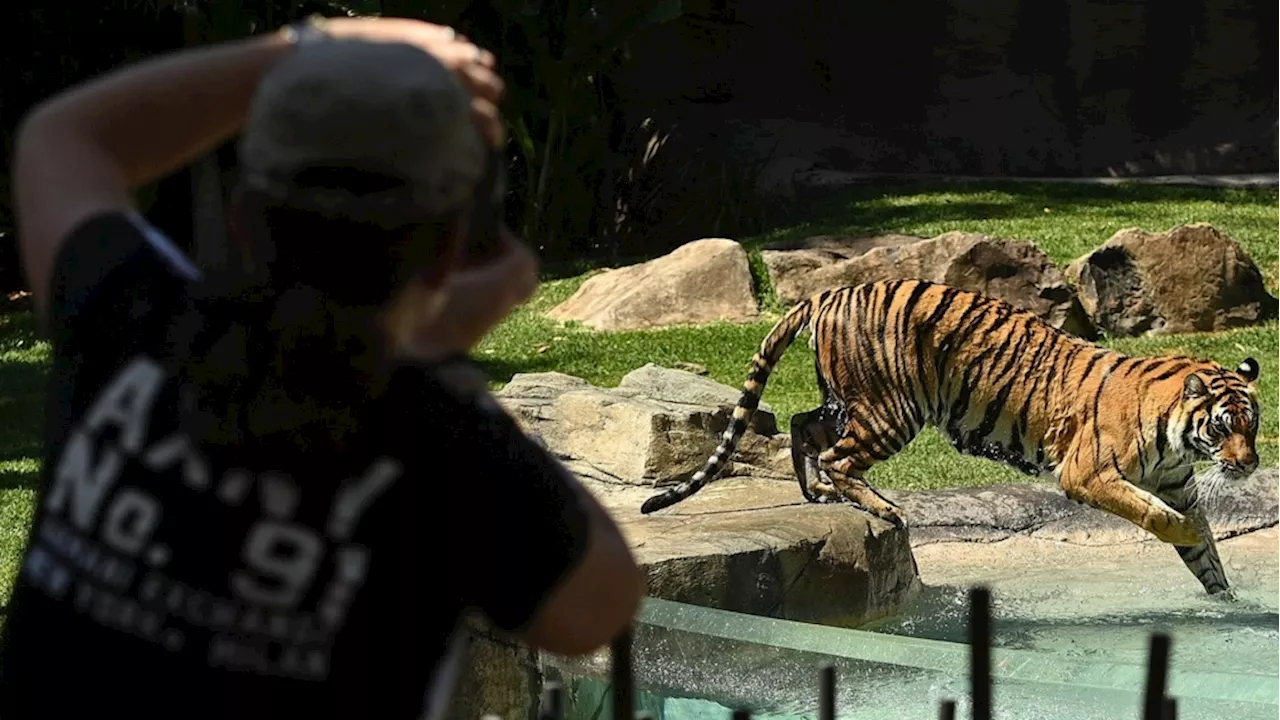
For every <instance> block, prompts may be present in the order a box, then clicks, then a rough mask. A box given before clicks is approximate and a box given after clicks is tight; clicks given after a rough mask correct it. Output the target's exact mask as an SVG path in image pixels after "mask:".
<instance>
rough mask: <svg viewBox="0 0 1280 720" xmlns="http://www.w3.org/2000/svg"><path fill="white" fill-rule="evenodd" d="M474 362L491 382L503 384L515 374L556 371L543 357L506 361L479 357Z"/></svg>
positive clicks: (547, 359)
mask: <svg viewBox="0 0 1280 720" xmlns="http://www.w3.org/2000/svg"><path fill="white" fill-rule="evenodd" d="M475 362H476V364H477V365H479V366H480V369H481V370H483V371H484V374H485V375H486V376H488V378H489V380H490V381H491V382H498V383H504V384H505V383H508V382H510V381H511V378H512V377H514V376H515V374H516V373H536V372H550V371H552V370H556V369H557V368H556V366H555V363H554V362H552V360H551V358H546V357H543V356H534V357H531V358H523V359H521V360H507V359H503V358H495V357H486V356H483V355H481V356H479V357H476V358H475Z"/></svg>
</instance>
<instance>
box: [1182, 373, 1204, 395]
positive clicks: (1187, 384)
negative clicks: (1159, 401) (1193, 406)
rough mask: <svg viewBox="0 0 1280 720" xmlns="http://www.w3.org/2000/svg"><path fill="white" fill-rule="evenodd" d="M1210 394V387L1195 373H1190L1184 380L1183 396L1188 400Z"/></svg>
mask: <svg viewBox="0 0 1280 720" xmlns="http://www.w3.org/2000/svg"><path fill="white" fill-rule="evenodd" d="M1208 394H1209V387H1208V386H1207V385H1205V384H1204V380H1201V379H1200V376H1199V375H1197V374H1195V373H1191V374H1190V375H1188V376H1187V379H1186V380H1184V381H1183V382H1182V397H1183V398H1184V399H1186V400H1191V399H1193V398H1198V397H1203V396H1205V395H1208Z"/></svg>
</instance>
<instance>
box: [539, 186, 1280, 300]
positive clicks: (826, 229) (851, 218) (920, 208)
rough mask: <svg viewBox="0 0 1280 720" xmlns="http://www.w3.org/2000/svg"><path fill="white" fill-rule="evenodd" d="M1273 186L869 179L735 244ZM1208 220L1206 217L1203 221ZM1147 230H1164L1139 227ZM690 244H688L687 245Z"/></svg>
mask: <svg viewBox="0 0 1280 720" xmlns="http://www.w3.org/2000/svg"><path fill="white" fill-rule="evenodd" d="M1278 197H1280V192H1278V191H1277V189H1276V188H1270V187H1268V188H1218V187H1203V186H1178V185H1138V184H1116V185H1087V184H1073V183H1036V182H1008V181H1003V182H1002V181H998V180H992V181H963V182H961V181H956V182H944V181H913V180H876V181H875V182H869V183H867V184H861V185H855V186H851V187H846V188H840V189H837V190H829V191H822V192H821V193H819V194H814V195H812V196H810V197H802V198H798V199H797V201H796V212H795V213H793V215H794V217H793V218H792V219H791V221H789V222H788V223H787V224H786V225H785V226H782V227H779V228H777V229H776V230H774V231H773V232H769V233H766V234H765V235H764V237H751V238H740V240H741V241H742V242H743V244H744V245H745V246H747V247H748V248H777V247H789V246H791V244H793V243H794V242H795V241H797V240H801V239H803V238H805V237H810V236H813V235H824V234H830V235H860V236H869V235H881V234H887V233H893V232H902V231H903V229H904V228H911V227H920V226H926V225H934V226H936V225H962V224H966V223H972V222H974V221H991V220H996V221H1016V220H1026V219H1030V218H1044V217H1045V208H1049V209H1050V211H1051V212H1057V213H1060V214H1062V215H1076V216H1089V217H1091V218H1095V219H1108V218H1115V219H1121V220H1124V221H1125V222H1129V221H1130V220H1133V219H1134V218H1135V215H1141V214H1142V213H1141V212H1137V213H1135V208H1134V204H1135V203H1141V204H1146V205H1149V206H1151V207H1152V210H1151V212H1154V213H1156V214H1157V215H1160V214H1162V211H1161V210H1160V208H1159V206H1160V205H1162V204H1167V205H1177V204H1185V203H1205V202H1209V203H1214V204H1219V205H1227V206H1257V207H1262V206H1268V209H1269V208H1270V207H1271V206H1274V204H1275V202H1276V200H1277V198H1278ZM1205 220H1210V218H1205ZM1146 229H1148V230H1151V231H1162V230H1167V229H1168V228H1166V227H1150V228H1146ZM693 239H695V238H688V240H693ZM664 252H666V250H665V249H664V250H663V251H662V252H659V251H657V250H656V249H655V250H654V251H653V252H651V253H647V254H643V255H639V256H629V257H619V258H618V259H617V260H616V261H611V260H610V259H608V258H605V257H591V258H582V259H577V260H573V261H568V262H557V263H546V264H545V265H544V266H543V268H542V277H543V279H544V280H557V279H563V278H567V277H573V276H576V275H580V274H582V273H584V272H587V271H588V270H591V269H593V268H596V267H606V266H619V267H620V266H623V265H630V264H635V263H638V262H643V261H645V260H650V259H652V258H654V257H657V256H659V255H661V254H663V253H664Z"/></svg>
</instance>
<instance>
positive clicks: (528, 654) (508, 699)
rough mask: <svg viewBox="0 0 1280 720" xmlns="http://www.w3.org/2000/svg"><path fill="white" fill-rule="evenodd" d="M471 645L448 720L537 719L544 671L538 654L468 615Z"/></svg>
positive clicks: (451, 703)
mask: <svg viewBox="0 0 1280 720" xmlns="http://www.w3.org/2000/svg"><path fill="white" fill-rule="evenodd" d="M467 624H468V627H469V629H470V631H471V646H470V647H469V648H468V650H467V658H466V660H465V661H464V662H465V665H464V670H463V672H462V673H461V674H460V677H459V678H458V685H457V687H456V689H455V691H454V695H453V699H452V701H451V702H450V704H449V712H448V714H447V717H448V720H477V718H480V717H483V716H485V715H497V716H498V717H500V718H503V720H534V718H536V717H537V712H538V696H539V694H540V693H541V692H542V674H541V672H540V670H539V662H538V653H537V652H535V651H534V650H532V649H530V648H529V647H528V646H526V645H523V644H522V643H519V642H516V641H515V640H512V639H511V638H508V637H505V636H503V635H501V634H499V633H495V632H493V631H492V630H491V629H490V628H489V627H488V624H487V623H485V622H484V621H483V620H481V619H478V618H469V619H468V620H467Z"/></svg>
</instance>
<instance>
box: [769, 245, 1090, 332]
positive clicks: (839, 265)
mask: <svg viewBox="0 0 1280 720" xmlns="http://www.w3.org/2000/svg"><path fill="white" fill-rule="evenodd" d="M762 255H763V257H764V261H765V264H766V265H767V266H768V269H769V279H770V281H771V282H772V283H773V287H774V290H775V291H776V292H777V293H778V297H779V298H780V299H782V300H783V301H784V302H787V303H794V302H798V301H799V300H801V299H803V298H806V297H809V296H810V295H813V294H814V293H818V292H821V291H822V290H825V289H828V288H833V287H839V286H842V285H857V284H860V283H865V282H875V281H880V280H892V279H897V278H904V279H905V278H911V279H920V280H931V281H933V282H939V283H945V284H947V285H951V286H953V287H957V288H960V289H962V290H972V291H975V292H980V293H985V294H987V295H992V296H994V297H998V298H1001V299H1003V300H1006V301H1008V302H1011V303H1013V304H1014V305H1016V306H1017V307H1020V308H1022V309H1024V310H1029V311H1031V312H1034V313H1036V314H1037V315H1039V316H1040V317H1042V318H1044V319H1045V320H1046V321H1047V322H1048V323H1049V324H1050V325H1053V326H1054V327H1056V328H1059V329H1062V330H1065V331H1066V332H1069V333H1072V334H1073V335H1077V336H1080V337H1083V338H1086V339H1090V340H1092V339H1096V338H1097V329H1096V328H1095V327H1094V325H1093V323H1092V322H1091V321H1090V320H1089V317H1088V315H1087V314H1086V313H1085V311H1084V308H1083V307H1082V306H1081V304H1080V300H1079V298H1077V297H1076V291H1075V289H1074V288H1073V287H1072V286H1071V285H1070V284H1069V283H1067V282H1066V279H1065V278H1064V277H1063V274H1062V272H1061V271H1059V270H1058V268H1057V267H1056V266H1055V265H1054V264H1053V261H1052V260H1050V259H1049V256H1048V255H1045V254H1044V252H1043V251H1041V250H1040V249H1039V248H1037V247H1036V246H1035V245H1034V244H1032V243H1029V242H1024V241H1020V240H1005V239H1000V238H993V237H990V236H987V235H981V234H978V233H969V232H959V231H955V232H948V233H944V234H942V235H939V236H937V237H934V238H929V239H923V238H913V237H911V236H906V235H884V236H877V237H870V238H848V239H843V240H842V239H837V238H832V237H822V238H814V239H812V242H810V243H808V247H805V248H802V249H796V250H766V251H764V252H763V253H762Z"/></svg>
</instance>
